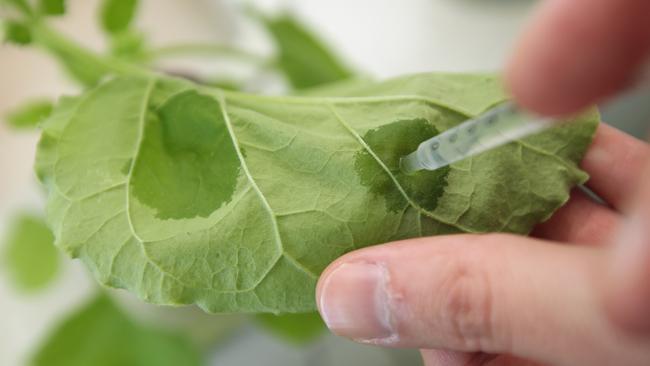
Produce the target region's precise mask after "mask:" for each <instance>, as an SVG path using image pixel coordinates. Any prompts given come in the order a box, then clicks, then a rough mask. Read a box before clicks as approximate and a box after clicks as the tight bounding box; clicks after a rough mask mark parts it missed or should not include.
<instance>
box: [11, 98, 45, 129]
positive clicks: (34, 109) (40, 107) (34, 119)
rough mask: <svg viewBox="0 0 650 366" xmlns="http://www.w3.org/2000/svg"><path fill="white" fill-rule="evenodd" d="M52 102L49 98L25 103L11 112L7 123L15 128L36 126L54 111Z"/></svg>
mask: <svg viewBox="0 0 650 366" xmlns="http://www.w3.org/2000/svg"><path fill="white" fill-rule="evenodd" d="M52 108H53V106H52V102H50V101H49V100H34V101H30V102H27V103H25V104H23V105H22V106H20V107H18V108H17V109H15V110H13V111H11V112H9V114H8V115H7V123H9V125H10V126H11V127H13V128H17V129H28V128H35V127H37V126H38V124H39V123H41V122H42V121H44V120H45V119H46V118H48V117H49V116H50V114H51V113H52Z"/></svg>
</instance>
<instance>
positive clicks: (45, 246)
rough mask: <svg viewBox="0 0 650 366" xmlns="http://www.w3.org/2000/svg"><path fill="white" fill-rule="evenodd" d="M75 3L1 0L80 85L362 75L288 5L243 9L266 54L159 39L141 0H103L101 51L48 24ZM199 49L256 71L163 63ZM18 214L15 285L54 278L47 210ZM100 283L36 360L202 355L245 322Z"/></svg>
mask: <svg viewBox="0 0 650 366" xmlns="http://www.w3.org/2000/svg"><path fill="white" fill-rule="evenodd" d="M67 6H68V4H67V3H66V1H65V0H38V1H28V0H0V19H1V22H2V23H1V25H2V30H3V37H4V40H5V42H7V43H10V44H13V45H14V46H19V47H27V46H33V47H37V48H40V49H41V50H44V51H46V52H47V53H49V54H50V55H51V56H52V57H53V58H55V59H56V60H57V61H58V63H59V65H60V67H61V69H62V70H63V71H64V72H65V73H66V74H67V75H68V76H69V77H70V78H71V79H73V80H74V81H76V82H77V83H78V84H79V86H80V87H82V88H88V87H92V86H94V85H96V84H97V83H99V82H100V81H101V80H103V79H104V78H105V77H107V75H109V74H120V73H121V72H123V71H129V72H130V71H132V70H136V69H137V70H139V69H144V68H150V69H156V70H158V71H162V72H167V73H170V74H173V75H176V76H180V77H185V78H188V79H191V80H193V81H195V82H199V83H203V84H207V85H216V86H219V87H222V88H228V89H234V90H250V89H254V90H256V91H258V92H265V91H266V90H265V89H266V87H265V85H264V83H263V82H262V83H260V82H259V80H260V75H267V74H270V75H273V77H275V78H279V79H281V80H283V81H284V82H283V84H284V89H285V91H288V92H293V93H298V92H301V93H309V92H310V91H309V89H311V88H317V87H322V86H323V85H325V84H328V86H327V88H330V90H331V88H336V85H337V84H335V83H337V82H342V81H345V80H351V79H352V80H353V81H352V82H360V81H358V80H363V79H362V78H359V77H357V76H356V74H355V73H354V72H353V71H352V70H351V69H349V68H348V67H347V66H346V65H345V64H344V63H342V62H341V61H340V60H339V58H338V57H337V56H336V55H334V54H333V53H332V52H331V51H330V50H329V49H328V47H326V46H325V45H324V44H323V43H322V42H321V41H320V40H318V39H317V37H315V36H314V35H313V33H312V32H311V31H309V30H308V29H307V28H305V27H304V26H303V25H302V24H301V23H300V22H299V21H297V20H296V19H294V18H293V17H291V16H290V15H287V14H283V15H280V16H274V17H271V16H267V15H265V14H263V13H261V12H259V11H257V10H255V9H252V8H246V9H242V13H243V14H246V15H247V16H248V17H249V18H250V19H252V20H254V21H255V22H257V23H258V24H259V25H260V26H261V27H262V28H264V29H265V30H266V32H267V33H268V35H269V37H270V38H271V39H272V41H273V43H274V44H275V53H274V55H273V56H271V57H268V56H264V55H260V54H256V53H252V52H250V51H247V50H244V49H241V48H239V47H238V46H236V45H233V44H211V43H183V44H171V45H167V46H165V47H161V48H154V47H152V46H151V45H150V44H149V42H148V40H147V34H145V33H144V32H142V31H141V30H139V29H138V28H137V27H136V26H135V23H134V19H135V18H136V16H137V14H138V6H139V2H138V1H137V0H104V1H103V2H102V3H101V6H100V7H99V9H98V19H97V22H98V24H99V26H100V27H101V29H102V30H103V32H104V35H105V37H106V40H107V48H106V49H105V50H104V51H103V52H101V53H93V52H92V51H89V50H88V49H86V48H84V47H83V46H81V45H79V44H77V43H76V42H75V41H74V40H72V39H70V38H68V37H67V36H65V35H63V34H61V33H59V31H57V30H56V27H53V26H51V25H50V22H49V19H50V18H53V17H61V16H63V15H65V14H66V7H67ZM194 56H201V57H208V58H210V59H211V60H214V61H215V62H217V61H222V60H229V61H231V62H234V63H237V64H239V65H244V66H246V67H249V68H251V69H252V70H253V73H252V74H251V75H252V76H249V77H233V76H232V75H226V74H220V75H207V76H206V75H195V74H193V73H191V72H187V71H179V70H171V69H165V68H164V67H162V66H160V61H162V60H165V59H167V58H178V57H194ZM355 77H356V80H357V81H354V79H355ZM263 79H264V78H261V80H263ZM345 82H346V83H349V82H350V81H345ZM333 83H334V84H333ZM332 85H334V86H332ZM54 102H55V101H53V100H47V99H43V98H39V99H34V100H29V101H26V102H24V103H23V104H22V105H19V106H16V107H15V108H14V110H13V111H11V112H10V113H9V114H7V115H6V116H5V118H4V120H5V121H6V123H7V124H8V126H10V127H11V128H12V129H13V130H15V131H16V133H20V132H22V131H29V130H32V129H35V128H37V127H38V125H39V123H41V122H42V121H43V120H44V119H46V118H47V117H48V116H49V115H50V113H51V112H52V108H53V105H54ZM14 216H15V218H14V220H13V222H12V223H11V224H10V229H9V231H8V235H7V237H6V238H4V241H5V246H4V248H5V249H4V251H3V252H2V258H1V261H2V264H3V265H2V270H3V271H6V273H7V274H8V276H9V277H10V278H11V280H12V282H13V284H14V286H15V287H16V289H17V290H19V291H23V292H25V293H35V292H38V291H42V290H44V289H45V288H47V286H48V285H49V284H51V283H52V281H53V280H54V279H55V278H56V276H57V274H58V272H59V267H60V262H61V260H62V259H61V258H60V256H59V253H58V252H57V250H56V249H55V247H54V246H53V236H52V233H51V232H50V231H49V229H48V228H47V227H46V225H45V223H44V219H43V218H42V214H40V215H39V214H34V213H22V212H21V213H18V212H17V213H16V214H15V215H14ZM35 253H37V254H38V255H34V254H35ZM95 292H96V295H95V296H94V298H92V299H91V300H90V301H87V302H86V303H85V304H84V305H82V306H81V307H79V308H77V309H71V312H70V314H69V315H68V316H67V317H65V318H64V319H62V320H61V321H60V322H59V324H58V326H56V327H55V329H53V330H52V331H50V332H49V335H48V336H47V337H46V338H45V339H44V340H43V341H42V343H41V345H40V346H39V347H38V348H36V351H35V352H34V354H33V355H32V356H31V357H30V360H31V361H30V363H31V364H33V365H48V366H58V365H66V366H75V365H106V366H112V365H133V366H145V365H157V366H164V365H202V364H205V363H206V359H207V358H206V356H205V355H206V353H207V352H209V350H211V349H213V347H214V343H215V342H217V341H218V340H219V339H223V338H224V335H226V334H228V332H231V331H232V329H234V328H235V327H236V326H238V325H240V324H242V322H243V319H242V317H240V316H214V315H207V314H203V313H201V314H197V313H198V310H196V309H188V308H184V309H180V308H179V309H171V310H170V309H162V311H163V312H162V313H157V312H156V310H153V309H154V307H152V306H150V305H145V304H135V305H134V304H133V300H131V299H127V298H124V296H123V295H122V294H120V293H119V292H118V291H111V290H105V289H100V288H97V289H96V291H95ZM188 310H190V311H188ZM172 313H174V314H175V315H178V316H173V315H170V314H172ZM145 318H151V319H152V320H153V323H155V322H161V323H166V324H167V325H169V324H171V323H174V322H177V324H176V326H175V327H172V328H173V330H170V327H168V326H162V325H161V326H152V325H151V324H152V321H149V322H143V321H141V320H142V319H145ZM162 318H164V320H163V321H161V319H162ZM174 319H177V320H174ZM178 319H180V320H178ZM253 323H254V324H256V325H257V326H258V327H260V328H262V329H265V330H266V331H268V332H269V333H270V334H274V335H276V336H277V337H279V338H281V339H284V340H285V341H286V342H289V343H291V344H295V345H298V346H302V345H307V344H311V343H313V342H315V341H317V340H318V339H319V337H321V336H322V335H323V333H324V330H325V328H324V325H323V323H322V321H321V320H320V318H319V316H318V314H316V313H312V314H294V315H282V316H275V315H268V314H265V315H257V316H255V317H253ZM179 324H180V325H179ZM411 359H413V358H412V357H411Z"/></svg>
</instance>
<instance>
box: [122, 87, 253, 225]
mask: <svg viewBox="0 0 650 366" xmlns="http://www.w3.org/2000/svg"><path fill="white" fill-rule="evenodd" d="M239 169H240V161H239V158H238V156H237V152H236V149H235V147H234V145H233V143H232V140H231V139H230V135H229V133H228V128H227V127H226V123H225V121H224V118H223V114H222V112H221V106H220V105H219V103H218V102H217V101H216V100H215V99H214V98H212V97H209V96H205V95H201V94H199V93H197V92H194V91H189V92H185V93H181V94H179V95H177V96H174V97H172V98H171V99H170V100H169V101H167V102H166V103H165V104H164V105H163V106H161V107H160V109H159V110H157V111H152V113H149V114H148V121H147V124H146V128H145V130H144V137H143V141H142V145H141V147H140V153H139V156H138V159H137V161H136V164H135V166H134V171H133V172H132V174H133V176H132V179H131V184H132V194H133V195H134V196H135V197H136V198H137V199H138V200H139V201H140V202H142V203H143V204H145V205H147V206H149V207H151V208H153V209H155V210H156V213H157V214H156V216H157V217H158V218H160V219H183V218H193V217H197V216H199V217H208V216H210V214H212V213H213V212H214V211H215V210H217V209H218V208H219V207H221V206H222V205H223V204H225V203H227V202H229V201H230V200H231V198H232V195H233V193H234V191H235V186H236V183H237V176H238V175H239Z"/></svg>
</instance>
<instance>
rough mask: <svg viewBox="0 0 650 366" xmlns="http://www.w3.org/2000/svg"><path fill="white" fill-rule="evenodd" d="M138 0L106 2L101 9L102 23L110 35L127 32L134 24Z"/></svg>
mask: <svg viewBox="0 0 650 366" xmlns="http://www.w3.org/2000/svg"><path fill="white" fill-rule="evenodd" d="M137 7H138V0H104V3H103V5H102V8H101V14H100V16H101V22H102V26H103V27H104V30H105V31H106V32H108V33H110V34H117V33H120V32H124V31H126V30H127V29H128V28H129V27H130V26H131V22H133V18H134V17H135V13H136V10H137Z"/></svg>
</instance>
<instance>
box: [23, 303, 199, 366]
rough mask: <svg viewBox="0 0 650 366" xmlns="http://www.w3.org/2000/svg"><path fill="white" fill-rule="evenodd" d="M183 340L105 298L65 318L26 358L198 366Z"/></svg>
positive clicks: (49, 365)
mask: <svg viewBox="0 0 650 366" xmlns="http://www.w3.org/2000/svg"><path fill="white" fill-rule="evenodd" d="M202 363H203V362H202V361H201V356H200V354H199V352H198V351H197V350H196V349H195V347H194V346H193V345H192V344H191V343H190V342H189V341H188V340H187V339H186V338H185V337H182V336H180V335H177V334H173V333H170V332H167V331H163V330H159V329H153V328H149V327H144V326H141V325H139V324H137V323H135V322H134V321H132V320H131V319H130V318H129V317H127V316H126V315H125V314H124V313H123V312H122V310H121V309H119V308H118V307H117V305H115V304H114V303H113V302H112V301H111V300H110V299H109V298H108V297H107V296H106V295H99V296H98V297H97V298H96V299H94V300H93V301H91V302H90V303H88V304H87V305H86V306H84V307H83V308H81V309H79V310H78V311H77V312H75V313H74V314H72V315H70V316H69V317H68V318H67V319H65V320H64V321H63V322H62V323H61V324H60V325H59V326H58V327H57V328H56V329H55V330H54V332H53V333H51V335H50V336H49V337H48V338H47V339H46V340H45V342H44V344H42V345H41V347H40V348H39V349H38V351H37V352H36V354H35V355H34V356H33V358H32V362H31V365H32V366H89V365H92V366H117V365H125V366H126V365H128V366H152V365H155V366H198V365H201V364H202Z"/></svg>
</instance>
